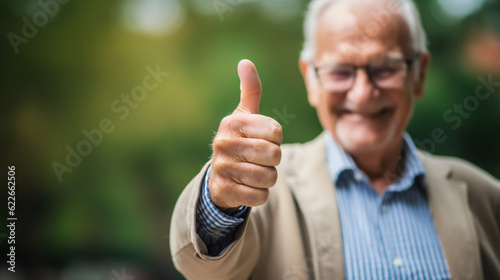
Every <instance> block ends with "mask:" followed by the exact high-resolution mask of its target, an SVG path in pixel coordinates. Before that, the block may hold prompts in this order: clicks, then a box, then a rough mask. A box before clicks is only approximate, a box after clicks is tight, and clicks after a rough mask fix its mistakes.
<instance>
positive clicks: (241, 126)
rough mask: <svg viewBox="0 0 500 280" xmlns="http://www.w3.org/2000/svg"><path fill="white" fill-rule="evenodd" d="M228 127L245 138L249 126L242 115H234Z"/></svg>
mask: <svg viewBox="0 0 500 280" xmlns="http://www.w3.org/2000/svg"><path fill="white" fill-rule="evenodd" d="M228 125H230V127H231V130H233V131H235V132H236V133H238V134H239V135H241V136H245V131H246V127H247V126H248V125H249V122H248V120H247V119H246V118H245V117H244V115H236V116H233V117H232V121H231V122H230V124H228Z"/></svg>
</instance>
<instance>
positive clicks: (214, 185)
mask: <svg viewBox="0 0 500 280" xmlns="http://www.w3.org/2000/svg"><path fill="white" fill-rule="evenodd" d="M238 76H239V77H240V82H241V84H240V90H241V96H240V104H239V105H238V107H237V108H236V110H234V112H233V113H232V114H231V115H229V116H227V117H225V118H224V119H223V120H222V121H221V123H220V126H219V130H218V132H217V135H216V136H215V138H214V141H213V144H212V147H213V154H212V170H211V172H210V179H209V183H208V188H209V192H210V196H211V198H212V202H213V203H214V204H215V205H216V206H217V207H219V209H221V210H223V211H225V210H228V209H230V208H235V207H239V206H241V205H245V206H249V207H254V206H259V205H262V204H264V203H265V202H266V201H267V198H268V196H269V188H271V187H272V186H274V184H275V183H276V180H277V178H278V173H277V171H276V168H275V166H277V165H278V164H279V163H280V160H281V148H280V145H281V142H282V140H283V134H282V128H281V125H280V124H279V123H278V122H277V121H275V120H274V119H272V118H270V117H266V116H263V115H259V103H260V97H261V95H262V85H261V82H260V78H259V74H258V73H257V69H256V68H255V65H254V64H253V63H252V62H251V61H249V60H242V61H241V62H240V63H239V65H238Z"/></svg>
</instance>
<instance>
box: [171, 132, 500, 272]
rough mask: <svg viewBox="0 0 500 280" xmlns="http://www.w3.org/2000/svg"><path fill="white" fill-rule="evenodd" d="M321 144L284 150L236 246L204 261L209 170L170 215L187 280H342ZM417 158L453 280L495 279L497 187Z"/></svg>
mask: <svg viewBox="0 0 500 280" xmlns="http://www.w3.org/2000/svg"><path fill="white" fill-rule="evenodd" d="M324 138H325V137H324V135H320V137H318V138H316V139H315V140H313V141H311V142H308V143H306V144H294V145H284V146H283V147H282V148H283V157H282V161H281V164H280V165H279V166H278V174H279V175H278V181H277V183H276V186H274V187H273V188H272V189H271V191H270V195H269V200H268V202H267V203H266V204H264V205H263V206H259V207H255V208H253V209H251V211H249V216H248V217H247V218H246V219H245V222H244V223H243V224H242V225H241V226H240V227H239V229H238V231H237V232H236V240H235V241H234V242H233V243H231V245H229V247H228V248H226V249H225V250H224V251H223V252H222V253H221V254H220V255H219V256H217V257H211V256H208V255H206V254H207V249H206V246H205V245H204V243H203V241H201V239H200V238H199V236H198V235H197V234H196V228H195V224H196V205H197V202H198V197H199V195H200V190H201V184H202V179H203V176H204V173H205V171H206V169H207V167H208V164H207V165H206V166H205V167H204V168H203V170H202V171H201V172H200V173H199V174H198V175H197V176H196V177H195V178H194V179H193V180H192V181H191V182H190V183H189V185H188V186H187V187H186V189H185V190H184V191H183V193H182V194H181V196H180V198H179V200H178V202H177V204H176V207H175V210H174V214H173V217H172V224H171V232H170V248H171V252H172V257H173V261H174V264H175V267H176V268H177V269H178V270H179V271H180V272H181V273H182V274H183V275H184V276H186V277H187V278H188V279H344V278H345V276H344V256H343V250H342V236H341V229H340V221H339V214H338V211H337V203H336V197H335V187H334V185H333V183H332V181H331V180H330V177H329V174H328V171H327V164H326V152H325V139H324ZM419 156H420V159H421V160H422V163H423V166H424V168H425V172H426V188H427V190H428V192H427V194H428V201H429V205H430V208H431V212H432V217H433V219H434V223H435V226H436V229H437V232H438V234H439V237H440V240H441V243H442V246H443V250H444V253H445V256H446V260H447V262H448V266H449V268H450V273H451V275H452V278H453V279H474V280H475V279H500V182H499V181H498V180H496V179H494V178H493V177H492V176H490V175H488V174H486V173H485V172H484V171H482V170H480V169H478V168H477V167H475V166H473V165H471V164H469V163H467V162H464V161H462V160H458V159H453V158H444V157H436V156H432V155H429V154H426V153H422V152H419ZM250 212H251V213H250Z"/></svg>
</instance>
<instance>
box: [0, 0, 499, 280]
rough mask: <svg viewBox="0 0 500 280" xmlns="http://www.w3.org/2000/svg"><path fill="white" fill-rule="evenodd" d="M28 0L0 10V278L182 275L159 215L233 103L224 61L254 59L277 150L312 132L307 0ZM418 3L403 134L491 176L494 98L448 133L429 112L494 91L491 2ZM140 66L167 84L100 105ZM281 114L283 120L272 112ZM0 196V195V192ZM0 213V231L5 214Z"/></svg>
mask: <svg viewBox="0 0 500 280" xmlns="http://www.w3.org/2000/svg"><path fill="white" fill-rule="evenodd" d="M40 2H41V3H42V5H41V4H40V3H39V1H38V0H33V1H28V0H18V1H14V0H12V1H5V0H1V1H0V23H1V35H2V39H1V40H0V69H1V70H0V71H1V75H0V81H1V82H0V92H1V96H2V101H1V102H0V104H1V116H2V118H1V125H2V126H1V127H2V137H1V140H0V143H1V158H0V160H1V163H2V166H3V167H2V168H4V172H5V173H7V166H9V165H15V166H16V182H17V184H16V216H17V218H18V221H17V223H16V273H15V274H13V273H10V272H8V271H7V264H6V262H5V261H2V263H1V264H0V269H1V270H0V279H7V280H8V279H71V280H73V279H82V280H91V279H113V277H116V275H118V274H121V273H122V272H123V271H122V268H125V273H126V274H130V275H134V276H135V277H136V278H135V279H182V277H181V276H180V275H179V274H178V273H177V272H176V271H175V268H174V267H173V264H172V262H171V257H170V252H169V246H168V234H169V224H170V216H171V213H172V209H173V207H174V203H175V201H176V199H177V197H178V195H179V194H180V192H181V191H182V189H183V188H184V186H185V185H186V184H187V183H188V182H189V180H190V179H191V178H192V177H193V176H194V175H195V174H196V173H197V172H198V171H199V169H200V168H201V166H202V165H203V164H204V163H205V162H206V161H207V160H208V158H209V157H210V154H211V151H210V147H209V144H210V142H211V139H212V137H213V135H214V132H215V131H216V129H217V126H218V123H219V121H220V120H221V119H222V118H223V117H224V116H225V115H227V114H229V113H231V112H232V110H233V109H234V108H235V107H236V105H237V103H238V101H239V81H238V76H237V73H236V66H237V63H238V61H239V60H241V59H243V58H248V59H251V60H252V61H253V62H254V63H255V64H256V66H257V68H258V70H259V73H260V76H261V79H262V83H263V89H264V92H263V97H262V101H261V108H260V109H261V113H262V114H265V115H268V116H271V117H274V118H276V120H278V121H279V122H280V123H282V125H283V127H284V142H287V143H290V142H304V141H308V140H310V139H312V138H314V137H315V136H316V135H318V134H319V133H320V132H321V127H320V125H319V123H318V121H317V118H316V114H315V111H314V110H313V109H312V108H310V107H309V105H308V103H307V99H306V93H305V88H304V85H303V81H302V78H301V76H300V73H299V70H298V66H297V65H298V55H299V52H300V49H301V45H302V38H303V36H302V22H303V14H304V11H305V7H306V6H307V2H309V1H305V0H268V1H264V0H262V1H260V0H254V1H227V0H215V1H212V0H209V1H207V0H189V1H188V0H182V1H181V0H142V1H139V0H110V1H76V0H72V1H71V0H70V1H67V0H65V1H63V0H60V2H61V3H59V2H56V1H55V0H42V1H40ZM63 2H67V3H64V4H62V3H63ZM47 3H52V4H54V3H58V4H57V11H55V10H54V9H53V10H52V12H48V11H50V10H48V11H45V10H44V8H43V7H42V6H43V5H48V4H47ZM417 5H418V6H419V8H420V11H421V14H422V18H423V23H424V26H425V28H426V30H427V33H428V38H429V42H430V43H429V48H430V51H431V55H432V64H431V68H430V71H429V76H428V84H427V91H426V96H425V98H424V100H423V101H421V102H419V103H418V104H417V106H416V111H415V114H414V118H413V121H412V123H411V125H410V127H409V132H410V134H411V135H412V136H413V138H414V139H415V140H416V141H420V142H421V143H427V146H424V147H426V149H428V150H431V151H432V152H434V153H436V154H446V155H454V156H458V157H462V158H465V159H467V160H469V161H471V162H473V163H475V164H477V165H478V166H480V167H481V168H484V169H485V170H487V171H488V172H490V173H491V174H492V175H494V176H495V177H497V178H498V177H500V161H499V160H498V157H499V155H500V145H498V140H499V139H500V131H499V124H500V114H499V112H498V108H499V106H498V105H499V104H500V97H499V94H498V93H499V92H500V88H499V87H496V88H495V92H494V93H492V94H491V96H490V97H489V98H488V99H487V100H484V101H479V102H478V105H477V106H475V107H477V108H475V109H474V110H473V111H471V112H468V115H467V117H461V119H462V123H461V125H460V126H459V127H458V128H456V129H453V128H452V124H454V123H450V122H446V121H445V120H444V119H443V114H444V113H445V112H446V111H447V110H449V109H453V106H454V104H463V103H464V100H469V101H470V96H474V93H475V89H476V87H477V86H478V85H479V84H480V82H479V81H478V77H480V76H482V77H485V78H486V79H487V77H488V75H490V74H491V75H493V76H492V77H493V79H494V80H495V81H500V79H499V78H498V75H497V74H498V73H499V72H500V71H499V67H500V66H499V65H500V38H499V37H500V35H499V34H500V7H499V6H500V5H499V1H497V0H495V1H487V0H460V1H456V0H422V1H418V3H417ZM52 8H54V7H52ZM217 9H219V10H217ZM217 11H218V12H217ZM44 14H45V16H44ZM23 19H24V20H23ZM26 21H28V22H29V23H30V24H34V23H37V24H38V25H40V26H39V27H36V26H35V27H36V29H37V30H36V32H35V31H34V30H29V27H24V28H25V29H26V30H24V31H25V33H27V34H28V36H24V35H23V26H25V25H29V24H27V23H26ZM12 34H15V35H12ZM28 37H31V38H28ZM16 50H17V52H16ZM147 67H151V68H152V69H156V68H157V67H159V69H160V70H161V71H162V72H168V73H169V75H168V77H165V78H163V80H162V81H161V83H158V86H157V87H155V88H154V89H152V90H150V91H149V92H148V93H147V96H146V97H145V99H144V100H143V101H141V102H137V103H136V104H134V105H133V106H135V108H130V109H129V110H130V112H129V114H128V115H126V116H125V115H122V114H123V113H117V112H116V111H114V110H113V109H112V108H111V106H112V104H113V102H121V101H120V100H121V96H122V95H130V93H131V91H132V90H133V89H134V88H135V87H136V86H140V85H142V83H143V78H144V77H145V76H146V75H147V74H148V71H147V70H146V68H147ZM495 77H496V78H495ZM467 98H469V99H467ZM115 100H118V101H115ZM120 104H121V105H122V106H123V104H125V103H120ZM471 104H472V103H471ZM473 105H474V104H473ZM130 106H132V105H130ZM470 106H471V105H470V104H469V107H470ZM285 107H286V112H287V113H288V114H292V115H295V117H294V118H290V119H286V118H280V116H279V113H283V112H284V108H285ZM277 112H279V113H277ZM454 115H456V114H454ZM120 117H122V118H120ZM105 118H108V119H109V120H110V121H111V122H112V125H113V127H114V130H113V131H112V132H110V133H104V134H103V137H102V143H99V144H98V145H93V146H92V151H90V152H88V155H87V156H83V157H82V159H81V162H80V163H78V164H76V166H75V167H74V168H70V167H68V169H67V170H66V171H67V172H63V174H62V175H61V179H62V180H61V181H60V180H59V179H58V176H57V175H56V172H55V171H54V166H53V165H54V162H58V163H60V164H66V156H67V154H68V150H67V147H68V146H69V147H70V149H73V150H76V149H77V146H78V145H79V143H80V142H82V141H84V140H86V139H87V137H86V136H85V135H84V134H83V133H82V130H86V131H92V130H94V129H99V123H100V122H101V120H102V119H105ZM436 128H438V129H442V130H443V131H444V132H445V133H446V135H447V140H446V141H445V142H444V143H435V146H434V147H432V146H429V145H428V142H425V140H426V139H431V136H432V132H433V130H435V129H436ZM70 169H71V172H70V171H69V170H70ZM1 193H2V201H6V195H7V194H6V193H7V187H5V189H4V191H1ZM2 205H5V204H2ZM0 212H1V214H0V217H1V218H2V221H6V215H7V209H5V208H4V210H2V211H0ZM6 232H7V229H6V228H5V227H4V229H3V230H0V238H1V239H0V241H1V244H0V249H1V255H2V260H3V258H5V255H6V254H7V253H8V251H7V248H8V247H7V243H6V238H5V237H6V235H5V234H6ZM116 279H118V278H116Z"/></svg>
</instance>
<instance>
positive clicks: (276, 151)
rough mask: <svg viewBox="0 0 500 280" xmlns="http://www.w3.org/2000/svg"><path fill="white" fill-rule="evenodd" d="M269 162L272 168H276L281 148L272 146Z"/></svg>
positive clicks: (279, 159)
mask: <svg viewBox="0 0 500 280" xmlns="http://www.w3.org/2000/svg"><path fill="white" fill-rule="evenodd" d="M271 161H272V164H273V166H277V165H278V164H280V162H281V148H280V147H279V146H276V145H274V146H273V148H272V149H271Z"/></svg>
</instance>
